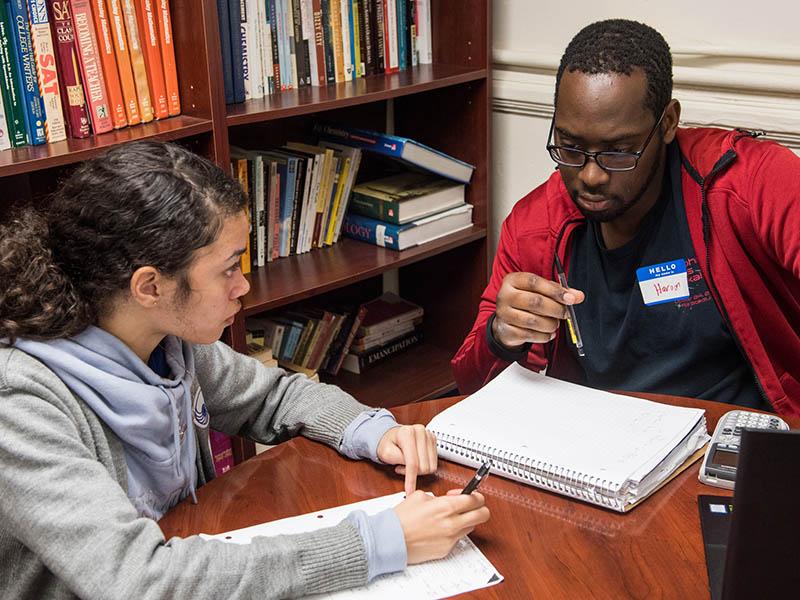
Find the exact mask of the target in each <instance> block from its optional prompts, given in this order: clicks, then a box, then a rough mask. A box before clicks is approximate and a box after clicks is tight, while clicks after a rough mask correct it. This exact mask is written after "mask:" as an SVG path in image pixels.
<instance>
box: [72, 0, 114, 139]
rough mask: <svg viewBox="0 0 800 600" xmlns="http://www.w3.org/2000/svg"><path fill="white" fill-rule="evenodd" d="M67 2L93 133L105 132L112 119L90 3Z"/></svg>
mask: <svg viewBox="0 0 800 600" xmlns="http://www.w3.org/2000/svg"><path fill="white" fill-rule="evenodd" d="M70 5H71V7H72V24H73V26H74V28H75V42H76V44H77V47H78V58H79V59H80V65H81V77H82V78H83V83H84V91H85V92H86V100H87V104H88V105H89V118H90V119H91V122H92V130H93V132H94V133H95V134H97V133H105V132H107V131H111V130H112V129H114V122H113V120H112V117H111V105H110V104H109V101H108V91H107V88H106V79H105V75H103V67H102V65H101V64H100V48H99V46H98V45H97V35H96V34H95V28H94V18H93V17H92V5H91V2H90V0H72V1H71V3H70Z"/></svg>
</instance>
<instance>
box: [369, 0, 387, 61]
mask: <svg viewBox="0 0 800 600" xmlns="http://www.w3.org/2000/svg"><path fill="white" fill-rule="evenodd" d="M372 6H373V9H374V10H373V12H372V14H371V15H370V16H371V17H372V18H373V28H372V31H373V36H374V39H373V41H374V46H373V48H374V51H375V72H376V73H384V72H385V71H386V62H385V53H386V36H385V35H384V34H385V30H384V28H383V22H384V18H383V0H375V3H374V4H373V5H372Z"/></svg>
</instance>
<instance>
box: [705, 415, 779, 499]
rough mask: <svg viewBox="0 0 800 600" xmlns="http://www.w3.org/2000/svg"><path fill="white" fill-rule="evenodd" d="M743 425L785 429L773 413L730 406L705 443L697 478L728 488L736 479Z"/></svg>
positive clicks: (777, 429) (751, 427)
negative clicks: (705, 446) (730, 409)
mask: <svg viewBox="0 0 800 600" xmlns="http://www.w3.org/2000/svg"><path fill="white" fill-rule="evenodd" d="M743 429H767V430H771V431H781V430H784V431H785V430H788V429H789V426H788V425H787V424H786V422H785V421H784V420H783V419H781V418H780V417H777V416H775V415H773V414H768V413H757V412H751V411H748V410H732V411H730V412H727V413H725V414H724V415H722V418H720V420H719V422H718V423H717V428H716V429H715V430H714V435H713V436H712V437H711V442H709V444H708V449H707V450H706V455H705V457H704V458H703V464H702V466H701V467H700V475H699V479H700V481H702V482H703V483H707V484H708V485H713V486H715V487H721V488H726V489H729V490H732V489H733V487H734V484H735V483H736V466H737V464H738V463H739V445H740V443H741V439H742V430H743Z"/></svg>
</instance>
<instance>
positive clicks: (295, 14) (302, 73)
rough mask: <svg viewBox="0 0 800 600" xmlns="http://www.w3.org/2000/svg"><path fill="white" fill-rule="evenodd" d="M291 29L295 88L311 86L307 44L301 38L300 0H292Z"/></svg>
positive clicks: (301, 14) (301, 17) (302, 37)
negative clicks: (295, 71) (295, 70)
mask: <svg viewBox="0 0 800 600" xmlns="http://www.w3.org/2000/svg"><path fill="white" fill-rule="evenodd" d="M291 8H292V27H293V31H294V33H293V37H294V49H295V63H296V65H297V87H305V86H307V85H311V59H310V57H309V56H308V44H307V43H306V42H304V41H303V40H304V36H303V12H302V9H301V6H300V0H292V7H291Z"/></svg>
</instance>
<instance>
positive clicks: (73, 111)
mask: <svg viewBox="0 0 800 600" xmlns="http://www.w3.org/2000/svg"><path fill="white" fill-rule="evenodd" d="M0 96H2V107H0V108H1V110H0V149H8V148H12V147H18V146H25V145H38V144H45V143H49V142H58V141H61V140H64V139H66V138H67V137H71V138H85V137H88V136H89V135H90V134H92V133H95V134H97V133H104V132H107V131H111V130H112V129H119V128H121V127H126V126H128V125H136V124H138V123H147V122H149V121H152V120H153V119H165V118H167V117H170V116H174V115H177V114H180V112H181V107H180V96H179V91H178V73H177V70H176V65H175V49H174V46H173V38H172V22H171V17H170V9H169V1H168V0H71V2H70V1H69V0H3V1H2V2H0Z"/></svg>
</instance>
